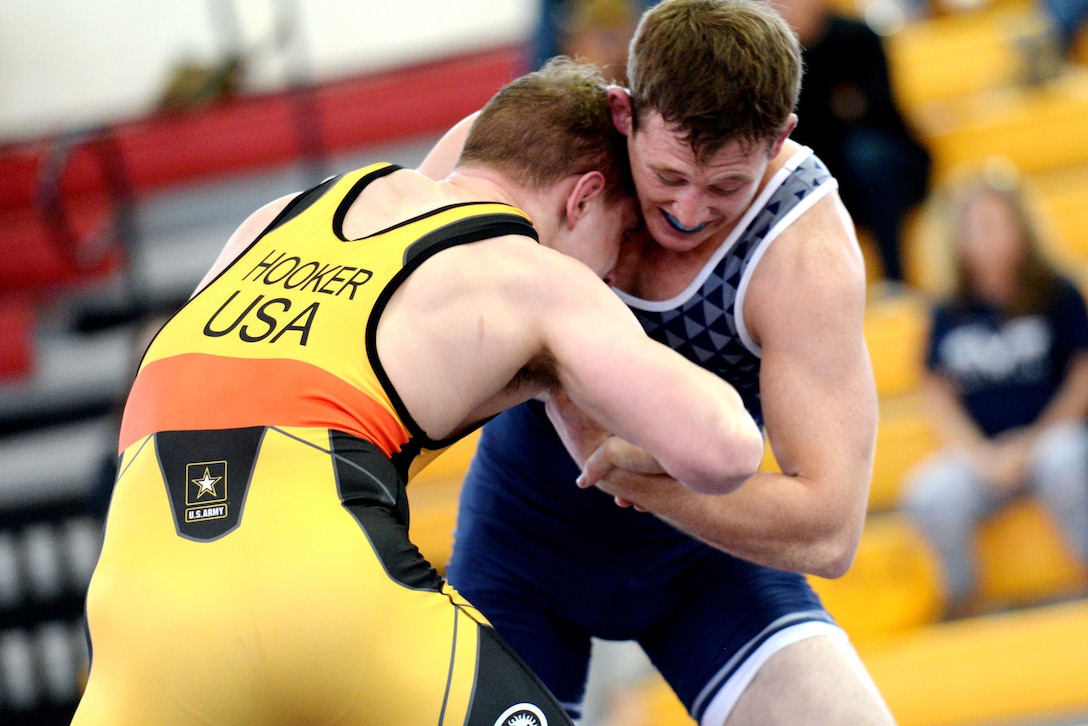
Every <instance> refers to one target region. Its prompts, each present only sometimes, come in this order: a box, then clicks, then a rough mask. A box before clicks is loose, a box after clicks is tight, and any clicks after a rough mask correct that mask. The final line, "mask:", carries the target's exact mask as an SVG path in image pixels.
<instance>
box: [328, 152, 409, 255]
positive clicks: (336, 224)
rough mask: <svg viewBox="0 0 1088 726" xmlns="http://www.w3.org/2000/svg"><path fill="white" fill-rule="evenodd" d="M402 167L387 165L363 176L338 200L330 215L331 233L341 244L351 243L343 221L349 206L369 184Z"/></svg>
mask: <svg viewBox="0 0 1088 726" xmlns="http://www.w3.org/2000/svg"><path fill="white" fill-rule="evenodd" d="M403 168H404V167H402V166H397V165H396V164H389V165H388V166H384V167H382V168H380V169H375V170H374V171H372V172H370V173H368V174H364V175H363V176H362V177H360V178H359V179H358V180H357V181H356V182H355V183H354V184H352V185H351V189H348V191H347V194H345V195H344V198H343V199H341V200H340V203H339V204H337V205H336V212H334V213H333V215H332V232H333V234H335V235H336V236H337V237H338V238H339V239H340V241H341V242H352V241H354V240H349V239H348V238H347V237H345V236H344V219H345V218H346V217H347V216H348V210H349V209H351V205H352V204H354V203H355V200H356V199H358V198H359V195H360V194H362V193H363V190H364V189H366V188H367V187H368V186H370V184H371V183H372V182H374V181H377V180H378V179H381V178H382V177H383V176H388V175H389V174H392V173H393V172H395V171H400V170H401V169H403Z"/></svg>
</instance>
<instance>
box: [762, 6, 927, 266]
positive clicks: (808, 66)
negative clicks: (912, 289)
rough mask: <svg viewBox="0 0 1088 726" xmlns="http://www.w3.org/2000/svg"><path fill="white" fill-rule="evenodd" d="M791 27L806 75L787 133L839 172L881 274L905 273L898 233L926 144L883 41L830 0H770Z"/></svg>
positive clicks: (923, 174)
mask: <svg viewBox="0 0 1088 726" xmlns="http://www.w3.org/2000/svg"><path fill="white" fill-rule="evenodd" d="M771 4H772V5H774V6H775V7H776V8H777V9H778V10H779V12H780V13H781V14H782V16H783V17H784V18H785V19H786V20H787V21H788V22H789V23H790V25H792V26H793V28H794V29H795V30H796V31H797V35H798V38H799V39H800V41H801V45H802V48H803V50H804V52H803V57H804V62H805V77H804V82H803V84H802V86H801V98H800V101H799V102H798V107H797V115H798V117H799V119H800V120H799V122H798V125H797V129H796V131H794V133H793V138H794V139H796V140H797V141H799V142H800V143H802V144H805V145H807V146H811V147H812V148H813V149H814V150H815V151H816V153H817V154H818V155H819V156H820V158H821V159H823V161H824V162H825V163H826V164H827V166H828V168H829V169H830V170H831V173H832V174H834V175H835V176H836V178H837V179H838V180H839V185H840V194H841V195H842V199H843V202H844V203H845V204H846V207H847V209H848V210H850V213H851V215H852V216H853V217H854V220H855V222H857V224H858V225H859V226H860V227H863V228H864V229H866V230H868V231H869V232H870V233H871V234H872V237H873V240H874V242H875V243H876V246H877V251H878V253H879V255H880V262H881V268H882V270H883V277H884V279H886V280H888V281H892V282H902V281H903V265H902V255H901V250H900V235H901V233H902V229H903V224H904V221H905V219H906V218H907V215H908V214H909V213H910V211H911V210H912V209H913V208H914V207H915V206H916V205H917V204H918V203H919V202H920V201H921V200H922V199H924V198H925V196H926V193H927V192H928V189H929V173H930V167H931V160H930V155H929V151H928V150H927V149H926V148H925V147H924V146H923V145H922V144H921V143H920V142H919V141H918V139H917V138H916V136H915V135H914V133H913V132H912V130H911V128H910V127H909V125H908V124H907V122H906V121H905V120H904V117H903V115H902V114H901V113H900V110H899V108H898V106H897V105H896V101H895V98H894V96H893V93H892V87H891V79H890V77H889V70H888V61H887V57H886V55H885V52H884V46H883V41H882V40H881V37H880V36H879V35H877V34H876V33H875V32H874V31H873V30H872V29H871V28H870V27H869V26H868V25H867V24H866V23H864V22H862V21H860V20H857V19H854V18H850V17H846V16H845V15H842V14H840V13H839V12H838V11H837V10H836V9H835V7H834V5H833V4H832V3H831V1H830V0H771Z"/></svg>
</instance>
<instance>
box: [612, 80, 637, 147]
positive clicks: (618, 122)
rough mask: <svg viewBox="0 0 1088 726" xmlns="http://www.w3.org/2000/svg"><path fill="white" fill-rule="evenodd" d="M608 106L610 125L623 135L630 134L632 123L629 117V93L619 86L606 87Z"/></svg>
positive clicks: (630, 112) (630, 111)
mask: <svg viewBox="0 0 1088 726" xmlns="http://www.w3.org/2000/svg"><path fill="white" fill-rule="evenodd" d="M608 108H609V110H610V111H611V112H612V125H613V126H615V127H616V131H619V132H620V133H621V134H623V135H624V136H630V135H631V129H632V128H633V127H634V124H633V122H632V119H631V114H632V109H631V94H630V93H628V92H627V89H626V88H623V87H621V86H609V87H608Z"/></svg>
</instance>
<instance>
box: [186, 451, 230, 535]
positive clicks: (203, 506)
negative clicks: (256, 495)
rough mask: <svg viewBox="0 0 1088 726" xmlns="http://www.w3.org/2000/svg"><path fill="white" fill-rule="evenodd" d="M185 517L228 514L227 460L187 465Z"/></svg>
mask: <svg viewBox="0 0 1088 726" xmlns="http://www.w3.org/2000/svg"><path fill="white" fill-rule="evenodd" d="M185 479H186V487H185V507H186V509H185V519H186V520H187V521H190V522H193V521H198V520H202V519H219V518H221V517H225V516H227V462H226V461H200V462H195V463H192V464H187V465H186V466H185Z"/></svg>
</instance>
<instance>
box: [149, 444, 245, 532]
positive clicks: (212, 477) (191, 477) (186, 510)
mask: <svg viewBox="0 0 1088 726" xmlns="http://www.w3.org/2000/svg"><path fill="white" fill-rule="evenodd" d="M265 430H266V429H265V428H264V427H263V426H251V427H248V428H238V429H217V430H197V431H160V432H159V433H157V434H155V436H154V439H155V453H156V455H157V456H158V460H159V469H160V471H161V473H162V478H163V481H164V482H165V483H166V492H167V496H168V497H169V500H170V509H171V511H172V512H173V514H174V526H175V528H176V531H177V534H178V536H179V537H183V538H184V539H188V540H192V541H194V542H212V541H215V540H217V539H220V538H222V537H225V536H227V535H228V534H230V533H231V532H233V531H234V530H235V529H237V528H238V527H239V525H241V523H242V512H243V510H244V509H245V502H246V497H247V495H248V493H249V484H250V481H252V477H253V469H254V464H255V463H256V461H257V452H258V451H259V450H260V448H261V442H262V441H263V440H264V434H265Z"/></svg>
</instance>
